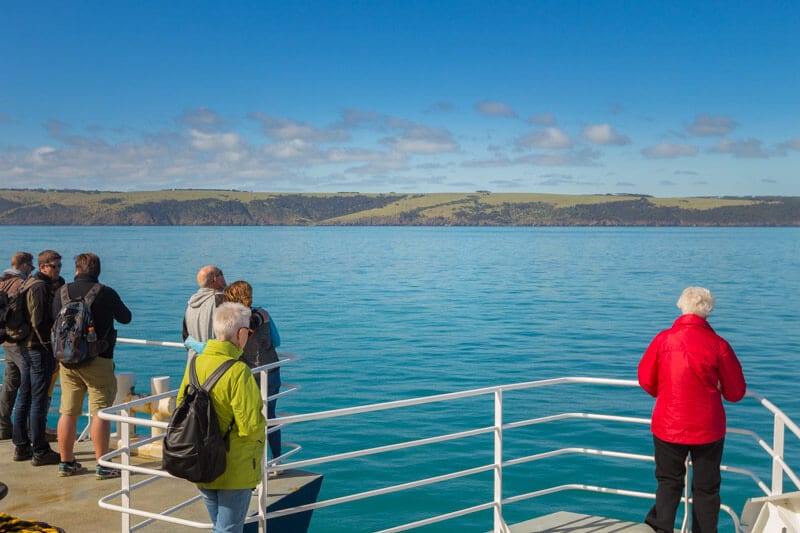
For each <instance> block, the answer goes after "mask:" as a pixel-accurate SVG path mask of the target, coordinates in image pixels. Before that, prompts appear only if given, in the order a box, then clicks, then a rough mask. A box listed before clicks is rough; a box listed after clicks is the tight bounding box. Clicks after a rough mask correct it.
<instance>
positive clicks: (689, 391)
mask: <svg viewBox="0 0 800 533" xmlns="http://www.w3.org/2000/svg"><path fill="white" fill-rule="evenodd" d="M678 308H679V309H680V310H681V312H682V313H683V314H682V315H681V316H680V317H679V318H678V319H677V320H675V322H674V323H673V324H672V327H671V328H670V329H667V330H664V331H662V332H661V333H659V334H658V335H656V337H655V338H654V339H653V341H652V342H651V343H650V346H648V347H647V350H646V351H645V352H644V356H643V357H642V360H641V361H640V362H639V371H638V374H639V385H641V387H642V388H643V389H644V390H645V391H647V393H648V394H650V396H653V397H655V399H656V404H655V407H654V408H653V416H652V420H651V425H650V430H651V432H652V433H653V447H654V455H655V461H656V471H655V475H656V480H657V481H658V488H657V489H656V503H655V505H653V507H652V508H651V509H650V511H649V512H648V513H647V517H646V518H645V523H646V524H648V525H649V526H650V527H652V528H653V530H655V531H657V532H658V533H662V532H663V533H666V532H669V533H672V531H674V526H675V513H676V511H677V508H678V504H679V503H680V500H681V493H682V492H683V488H684V477H685V474H686V467H685V461H686V457H687V455H691V458H692V469H693V475H692V498H693V501H694V504H693V506H692V531H693V532H694V533H716V531H717V522H718V520H719V505H720V499H719V487H720V483H721V477H720V463H721V462H722V448H723V445H724V442H725V409H724V408H723V407H722V398H725V399H726V400H728V401H729V402H738V401H739V400H741V399H742V398H743V397H744V393H745V390H746V384H745V380H744V374H743V373H742V365H741V364H740V363H739V360H738V359H737V358H736V354H735V353H734V351H733V348H731V345H730V344H728V342H727V341H726V340H725V339H723V338H722V337H720V336H719V335H717V334H716V333H715V332H714V330H713V329H712V328H711V326H710V325H709V323H708V321H707V320H706V318H707V317H708V315H710V314H711V311H712V310H713V309H714V297H713V296H712V294H711V292H710V291H709V290H708V289H704V288H702V287H688V288H686V289H684V291H683V293H682V294H681V296H680V298H679V299H678Z"/></svg>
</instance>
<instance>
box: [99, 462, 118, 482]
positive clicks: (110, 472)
mask: <svg viewBox="0 0 800 533" xmlns="http://www.w3.org/2000/svg"><path fill="white" fill-rule="evenodd" d="M120 475H122V472H120V471H119V470H117V469H116V468H104V467H102V466H100V465H97V467H95V469H94V477H95V478H96V479H101V480H102V479H117V478H119V476H120Z"/></svg>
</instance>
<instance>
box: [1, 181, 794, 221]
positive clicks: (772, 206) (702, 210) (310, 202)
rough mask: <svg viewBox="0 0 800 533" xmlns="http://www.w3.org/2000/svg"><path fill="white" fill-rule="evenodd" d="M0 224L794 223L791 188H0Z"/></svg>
mask: <svg viewBox="0 0 800 533" xmlns="http://www.w3.org/2000/svg"><path fill="white" fill-rule="evenodd" d="M0 225H63V226H70V225H81V226H104V225H107V226H129V225H130V226H201V225H203V226H205V225H208V226H231V225H233V226H236V225H242V226H283V225H294V226H386V225H399V226H800V197H794V196H770V197H693V198H655V197H651V196H647V195H627V194H626V195H610V194H609V195H556V194H533V193H490V192H488V191H478V192H475V193H432V194H398V193H385V194H362V193H355V192H342V193H333V194H324V193H254V192H244V191H227V190H194V189H190V190H164V191H138V192H110V191H84V190H43V189H0Z"/></svg>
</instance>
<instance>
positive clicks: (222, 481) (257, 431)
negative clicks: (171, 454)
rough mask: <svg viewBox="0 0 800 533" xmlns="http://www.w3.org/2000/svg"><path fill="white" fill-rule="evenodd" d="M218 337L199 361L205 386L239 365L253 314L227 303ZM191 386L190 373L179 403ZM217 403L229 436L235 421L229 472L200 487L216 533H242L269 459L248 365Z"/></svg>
mask: <svg viewBox="0 0 800 533" xmlns="http://www.w3.org/2000/svg"><path fill="white" fill-rule="evenodd" d="M214 334H215V335H216V339H210V340H209V341H208V343H207V344H206V347H205V349H204V350H203V353H201V354H200V355H198V356H197V362H196V365H195V366H196V370H197V379H198V381H199V382H200V383H203V382H204V381H205V380H206V378H208V376H209V375H211V373H212V372H214V370H216V369H217V367H219V366H220V365H221V364H222V363H224V362H225V361H226V360H228V359H237V360H238V359H239V357H240V356H241V355H242V348H243V347H244V345H245V344H246V343H247V339H248V337H249V336H250V335H251V334H252V330H251V329H250V309H248V308H247V307H245V306H243V305H242V304H238V303H224V304H221V305H220V306H219V307H217V309H216V311H215V312H214ZM188 382H189V367H188V365H187V370H186V373H185V374H184V376H183V381H181V386H180V388H179V389H178V390H179V393H178V398H177V403H178V405H180V403H181V401H182V400H183V391H184V389H185V388H186V384H187V383H188ZM211 401H212V402H213V404H214V409H215V411H216V413H217V418H218V419H219V426H220V430H221V431H222V432H223V434H224V432H225V431H226V430H227V428H228V425H229V424H230V423H231V420H233V422H234V424H233V429H232V430H231V434H230V449H229V450H228V453H227V455H226V456H225V460H226V468H225V472H223V473H222V475H221V476H219V477H218V478H217V479H215V480H214V481H212V482H210V483H198V485H197V487H198V489H200V493H201V495H202V496H203V500H204V502H205V504H206V509H208V514H209V516H210V517H211V522H212V523H213V524H214V533H235V532H241V531H242V530H243V528H244V521H245V518H246V517H247V509H248V507H249V505H250V498H251V496H252V492H253V489H254V488H255V487H256V486H257V485H258V484H259V483H260V482H261V459H262V457H263V456H264V441H265V440H266V439H265V429H266V420H265V418H264V415H263V414H262V408H263V403H262V401H261V394H260V392H259V390H258V386H257V385H256V381H255V380H254V379H253V376H252V374H251V373H250V368H249V367H248V366H247V365H246V364H245V363H238V364H235V365H233V366H232V367H231V368H229V369H228V371H227V372H225V374H223V375H222V377H221V378H220V380H219V381H218V382H217V384H216V385H214V388H212V389H211Z"/></svg>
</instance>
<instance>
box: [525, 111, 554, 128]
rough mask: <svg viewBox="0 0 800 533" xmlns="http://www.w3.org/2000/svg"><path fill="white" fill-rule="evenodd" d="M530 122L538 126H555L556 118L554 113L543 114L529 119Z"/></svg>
mask: <svg viewBox="0 0 800 533" xmlns="http://www.w3.org/2000/svg"><path fill="white" fill-rule="evenodd" d="M528 122H530V123H531V124H536V125H537V126H555V125H556V117H555V115H553V114H552V113H541V114H538V115H531V116H530V117H528Z"/></svg>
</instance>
